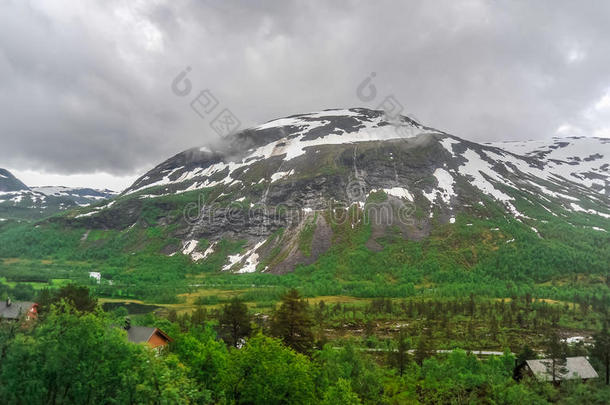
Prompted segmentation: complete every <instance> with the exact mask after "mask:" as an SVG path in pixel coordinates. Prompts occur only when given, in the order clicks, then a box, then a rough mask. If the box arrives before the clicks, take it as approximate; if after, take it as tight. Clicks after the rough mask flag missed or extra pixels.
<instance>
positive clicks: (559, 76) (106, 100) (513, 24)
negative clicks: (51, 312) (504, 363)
mask: <svg viewBox="0 0 610 405" xmlns="http://www.w3.org/2000/svg"><path fill="white" fill-rule="evenodd" d="M608 16H610V2H607V1H580V2H575V1H556V0H549V1H499V0H493V1H491V0H488V1H485V0H478V1H475V0H473V1H456V0H448V1H388V2H384V1H374V2H373V1H300V2H290V1H285V0H278V1H273V2H271V1H269V2H264V1H256V2H253V1H226V0H217V1H195V0H192V1H188V0H157V1H112V0H99V1H97V2H94V1H85V0H74V1H61V0H57V1H44V0H39V1H26V0H3V1H2V2H0V111H1V113H0V114H1V118H0V167H5V168H8V169H9V170H11V171H13V172H14V173H15V174H16V175H17V176H18V177H20V178H21V179H22V180H23V181H24V182H25V183H26V184H28V185H44V184H46V185H49V184H53V185H57V184H64V185H87V186H95V187H110V188H114V189H120V188H123V187H126V186H127V185H128V184H129V183H130V182H131V181H132V180H133V179H134V178H135V177H136V176H137V175H140V174H142V173H143V172H144V171H146V170H148V169H149V168H150V167H152V166H155V165H156V164H158V163H160V162H161V161H163V160H165V159H166V158H168V157H170V156H172V155H174V154H176V153H178V152H180V151H182V150H184V149H186V148H189V147H193V146H198V145H205V144H209V143H210V142H213V140H214V139H215V138H216V137H217V135H216V134H215V132H214V131H213V130H212V129H211V128H210V125H209V124H210V121H211V120H212V119H213V118H214V115H215V114H216V112H219V111H220V110H221V109H224V108H228V109H229V110H230V111H231V112H232V113H233V114H234V115H235V116H236V117H237V118H238V119H239V120H240V121H241V123H242V127H248V126H251V125H255V124H259V123H262V122H265V121H268V120H270V119H273V118H277V117H282V116H286V115H291V114H296V113H303V112H310V111H316V110H321V109H326V108H339V107H355V106H363V107H376V106H378V105H379V103H380V102H381V101H382V100H383V98H384V97H386V96H390V95H393V96H394V97H395V98H396V99H397V100H398V101H399V102H400V103H401V104H402V105H403V106H404V111H405V112H407V113H409V114H411V115H414V116H415V117H416V118H417V119H419V120H420V121H421V122H423V123H425V124H427V125H430V126H433V127H436V128H439V129H443V130H445V131H448V132H451V133H453V134H455V135H458V136H461V137H463V138H466V139H470V140H475V141H496V140H521V139H544V138H550V137H552V136H558V135H560V136H567V135H587V136H610V92H609V89H610V24H608ZM186 67H190V69H191V70H190V72H189V73H188V75H187V78H188V80H190V83H191V92H190V93H189V94H188V95H186V96H178V95H176V94H175V93H174V92H172V90H171V84H172V81H173V80H174V78H175V77H176V76H177V75H178V74H179V73H180V72H181V71H183V70H184V69H185V68H186ZM372 72H374V73H375V77H374V79H373V84H374V86H375V87H376V89H377V96H376V98H375V99H373V100H371V101H366V102H365V101H362V100H360V99H359V98H358V97H357V95H356V89H357V87H358V85H359V84H360V83H361V82H362V81H363V80H364V79H366V78H367V77H369V75H371V73H372ZM205 89H208V90H209V91H210V93H211V94H212V95H213V96H214V97H215V98H216V100H217V101H218V106H217V108H216V109H215V110H214V111H213V112H212V113H213V114H210V115H205V116H204V118H202V117H200V116H199V115H197V114H196V113H195V112H194V111H193V110H192V109H191V108H190V106H189V103H190V102H191V101H192V100H193V99H194V98H195V97H197V95H198V94H199V93H200V91H202V90H205Z"/></svg>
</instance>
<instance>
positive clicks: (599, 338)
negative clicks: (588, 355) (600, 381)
mask: <svg viewBox="0 0 610 405" xmlns="http://www.w3.org/2000/svg"><path fill="white" fill-rule="evenodd" d="M593 339H594V342H595V343H594V346H593V351H592V354H593V356H594V357H595V358H597V359H599V360H600V361H601V363H602V364H603V366H604V368H605V370H606V385H608V384H609V383H610V331H608V322H604V326H603V327H602V330H601V331H599V332H598V333H596V334H595V335H594V336H593Z"/></svg>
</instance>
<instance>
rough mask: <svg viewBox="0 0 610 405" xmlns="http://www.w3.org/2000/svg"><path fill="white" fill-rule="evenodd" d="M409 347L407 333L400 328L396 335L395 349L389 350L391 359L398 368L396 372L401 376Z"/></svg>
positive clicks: (406, 361)
mask: <svg viewBox="0 0 610 405" xmlns="http://www.w3.org/2000/svg"><path fill="white" fill-rule="evenodd" d="M409 348H410V346H409V341H408V340H407V333H406V332H405V331H404V330H401V331H400V332H399V333H398V336H397V337H396V351H392V352H391V356H392V358H391V361H392V363H394V365H395V366H396V368H397V369H398V373H399V374H400V376H401V377H402V375H403V374H404V372H405V368H406V367H407V364H408V363H409Z"/></svg>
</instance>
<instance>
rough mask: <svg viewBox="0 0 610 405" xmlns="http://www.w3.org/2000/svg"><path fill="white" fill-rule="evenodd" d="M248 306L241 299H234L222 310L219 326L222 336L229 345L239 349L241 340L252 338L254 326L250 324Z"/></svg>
mask: <svg viewBox="0 0 610 405" xmlns="http://www.w3.org/2000/svg"><path fill="white" fill-rule="evenodd" d="M250 321H251V319H250V315H249V314H248V306H247V305H246V304H245V303H244V302H243V301H241V300H240V299H239V298H237V297H236V298H233V299H232V300H231V302H230V303H228V304H225V305H224V307H223V308H222V312H221V314H220V318H219V320H218V326H219V328H220V336H221V337H222V338H223V339H224V340H225V342H227V344H229V345H231V346H233V347H238V345H239V342H240V341H241V339H243V338H245V337H248V336H250V334H251V333H252V326H251V324H250Z"/></svg>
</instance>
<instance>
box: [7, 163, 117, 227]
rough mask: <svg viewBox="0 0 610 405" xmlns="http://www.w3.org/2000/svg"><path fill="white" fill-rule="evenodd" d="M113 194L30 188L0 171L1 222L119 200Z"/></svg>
mask: <svg viewBox="0 0 610 405" xmlns="http://www.w3.org/2000/svg"><path fill="white" fill-rule="evenodd" d="M116 195H117V193H115V192H113V191H110V190H94V189H91V188H69V187H31V188H30V187H28V186H26V185H25V184H24V183H23V182H21V181H20V180H19V179H17V178H16V177H15V176H13V174H11V173H10V172H9V171H8V170H6V169H0V221H5V220H8V219H17V220H32V219H39V218H44V217H47V216H49V215H53V214H55V213H57V212H61V211H66V210H69V209H71V208H75V207H79V206H88V205H90V204H93V203H96V202H99V201H101V200H104V199H107V198H111V197H114V196H116Z"/></svg>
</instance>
